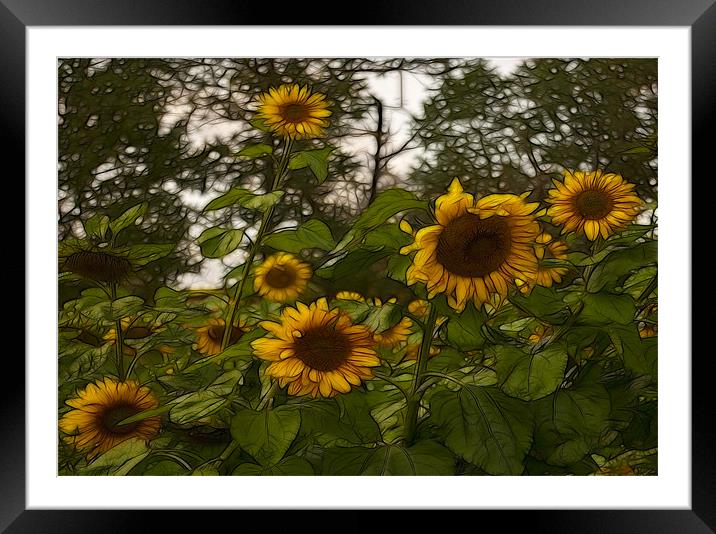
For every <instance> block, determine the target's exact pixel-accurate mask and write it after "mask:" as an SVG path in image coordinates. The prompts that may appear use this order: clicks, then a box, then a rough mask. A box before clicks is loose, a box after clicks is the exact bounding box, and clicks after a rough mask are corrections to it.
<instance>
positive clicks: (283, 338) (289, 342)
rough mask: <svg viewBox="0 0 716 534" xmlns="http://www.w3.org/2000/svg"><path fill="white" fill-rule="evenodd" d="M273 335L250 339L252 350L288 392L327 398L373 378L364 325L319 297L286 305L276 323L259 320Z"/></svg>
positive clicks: (371, 351) (370, 341)
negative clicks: (311, 301) (265, 362)
mask: <svg viewBox="0 0 716 534" xmlns="http://www.w3.org/2000/svg"><path fill="white" fill-rule="evenodd" d="M260 325H261V327H262V328H265V329H266V330H267V331H268V332H269V333H270V334H272V336H273V337H264V338H261V339H257V340H254V341H252V342H251V346H252V347H253V349H254V353H255V354H256V356H257V357H259V358H261V359H262V360H268V361H270V362H272V363H271V365H269V366H268V368H267V369H266V372H267V373H268V375H269V376H272V377H274V378H277V379H278V381H279V385H280V386H281V387H284V386H286V385H288V393H289V394H290V395H308V394H310V395H311V396H312V397H318V396H322V397H333V396H334V395H336V394H337V393H348V392H349V391H350V390H351V388H352V387H354V386H359V385H360V384H361V383H362V381H363V380H368V379H370V378H372V377H373V373H372V371H371V367H376V366H378V365H380V360H379V359H378V356H377V354H376V351H375V348H374V347H375V342H374V341H373V335H372V333H371V331H370V329H369V328H368V327H367V326H365V325H355V324H353V323H352V322H351V320H350V318H349V317H348V316H347V315H346V314H345V313H343V312H341V311H340V310H339V309H335V308H334V309H330V308H329V306H328V302H327V301H326V299H325V298H320V299H318V300H317V301H315V302H313V303H311V304H310V305H308V306H306V305H305V304H303V303H301V302H297V303H296V307H292V306H286V307H285V308H284V309H283V310H282V311H281V317H280V322H273V321H263V322H261V323H260Z"/></svg>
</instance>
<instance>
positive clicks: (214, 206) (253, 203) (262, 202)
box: [203, 187, 284, 212]
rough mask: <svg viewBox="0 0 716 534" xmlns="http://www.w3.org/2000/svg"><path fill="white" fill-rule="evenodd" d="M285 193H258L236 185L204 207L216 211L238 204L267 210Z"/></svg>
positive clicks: (206, 209) (205, 209)
mask: <svg viewBox="0 0 716 534" xmlns="http://www.w3.org/2000/svg"><path fill="white" fill-rule="evenodd" d="M283 195H284V192H283V191H271V192H270V193H265V194H256V193H252V192H251V191H249V190H248V189H243V188H241V187H234V188H233V189H229V190H228V191H227V192H226V193H224V194H223V195H221V196H219V197H217V198H215V199H214V200H212V201H211V202H209V203H208V204H207V205H206V206H205V207H204V209H203V211H204V212H207V211H214V210H218V209H221V208H226V207H227V206H233V205H236V204H239V205H241V206H244V207H246V208H250V209H255V210H260V211H265V210H267V209H268V208H270V207H271V206H273V205H274V204H276V203H277V202H278V201H279V200H280V199H281V197H283Z"/></svg>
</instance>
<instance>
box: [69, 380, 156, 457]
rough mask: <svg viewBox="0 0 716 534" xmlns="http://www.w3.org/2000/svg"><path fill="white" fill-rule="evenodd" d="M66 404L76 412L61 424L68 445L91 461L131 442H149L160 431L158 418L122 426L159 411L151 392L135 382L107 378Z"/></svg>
mask: <svg viewBox="0 0 716 534" xmlns="http://www.w3.org/2000/svg"><path fill="white" fill-rule="evenodd" d="M66 403H67V404H68V405H69V406H71V407H72V408H74V409H73V410H70V411H69V412H67V413H65V414H64V415H63V416H62V418H61V419H60V421H59V427H60V430H62V432H64V433H65V434H67V436H65V438H64V439H65V441H66V442H67V443H69V444H71V445H74V446H75V447H76V448H77V449H79V450H81V451H84V452H85V453H86V454H87V456H88V457H89V458H92V457H94V456H96V455H98V454H102V453H103V452H106V451H108V450H110V449H111V448H112V447H114V446H116V445H118V444H119V443H121V442H123V441H126V440H128V439H132V438H141V439H144V440H149V439H151V438H152V437H154V436H155V435H156V434H157V432H158V431H159V421H160V418H159V417H147V418H146V419H142V420H141V421H136V422H134V423H128V424H124V425H120V424H119V422H120V421H122V420H124V419H127V418H128V417H131V416H132V415H134V414H137V413H139V412H143V411H144V410H149V409H151V408H156V407H157V406H158V405H159V403H158V402H157V399H156V398H155V397H154V395H153V394H152V392H151V391H150V390H149V388H146V387H143V386H139V384H137V383H136V382H135V381H133V380H128V381H126V382H115V381H114V380H113V379H111V378H104V379H103V380H100V381H98V382H95V383H93V384H88V385H87V387H86V388H85V389H83V390H80V391H79V392H78V393H77V396H76V397H74V398H71V399H68V400H67V401H66Z"/></svg>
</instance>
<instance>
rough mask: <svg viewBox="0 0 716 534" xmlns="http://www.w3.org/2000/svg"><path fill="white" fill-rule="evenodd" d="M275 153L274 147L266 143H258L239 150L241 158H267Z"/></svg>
mask: <svg viewBox="0 0 716 534" xmlns="http://www.w3.org/2000/svg"><path fill="white" fill-rule="evenodd" d="M272 153H273V147H272V146H271V145H267V144H266V143H257V144H255V145H249V146H247V147H244V148H242V149H241V150H239V156H244V157H247V158H258V157H261V156H267V155H268V154H272Z"/></svg>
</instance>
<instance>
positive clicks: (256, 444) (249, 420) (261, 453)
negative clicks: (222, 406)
mask: <svg viewBox="0 0 716 534" xmlns="http://www.w3.org/2000/svg"><path fill="white" fill-rule="evenodd" d="M300 426H301V414H300V412H299V411H298V410H297V409H295V408H294V407H291V406H288V405H283V406H279V407H277V408H274V409H272V410H263V411H260V412H257V411H255V410H241V411H239V412H238V413H237V414H236V415H235V416H234V418H233V419H232V421H231V435H232V437H233V438H234V439H235V440H236V441H238V442H239V445H240V446H241V448H242V449H244V450H245V451H246V452H248V453H249V454H250V455H251V456H253V457H254V458H255V459H256V460H257V461H258V462H260V463H261V465H264V466H271V465H274V464H275V463H277V462H278V461H279V460H280V459H281V458H283V455H284V454H286V451H287V450H288V448H289V447H290V446H291V443H292V442H293V440H294V439H295V438H296V435H297V434H298V429H299V427H300Z"/></svg>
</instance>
